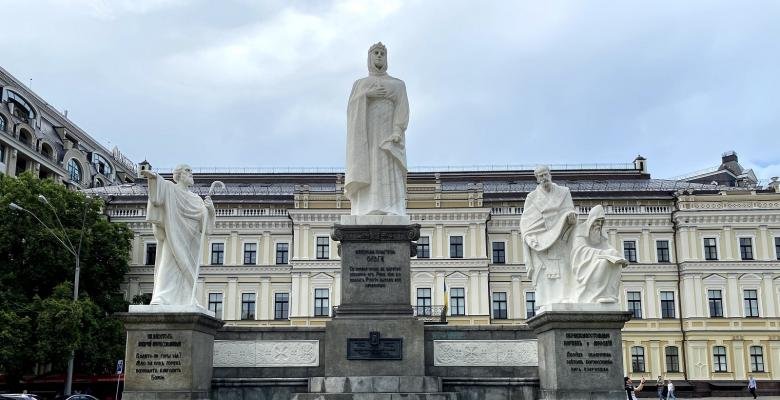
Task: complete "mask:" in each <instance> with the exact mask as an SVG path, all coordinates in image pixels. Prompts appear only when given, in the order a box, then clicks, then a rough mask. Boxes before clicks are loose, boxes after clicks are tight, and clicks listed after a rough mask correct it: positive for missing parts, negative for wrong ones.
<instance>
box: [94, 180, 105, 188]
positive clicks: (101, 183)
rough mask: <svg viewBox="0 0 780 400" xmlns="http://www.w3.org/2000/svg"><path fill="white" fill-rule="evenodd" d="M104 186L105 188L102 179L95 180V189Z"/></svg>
mask: <svg viewBox="0 0 780 400" xmlns="http://www.w3.org/2000/svg"><path fill="white" fill-rule="evenodd" d="M103 186H105V185H104V184H103V180H101V179H100V178H97V179H95V187H103Z"/></svg>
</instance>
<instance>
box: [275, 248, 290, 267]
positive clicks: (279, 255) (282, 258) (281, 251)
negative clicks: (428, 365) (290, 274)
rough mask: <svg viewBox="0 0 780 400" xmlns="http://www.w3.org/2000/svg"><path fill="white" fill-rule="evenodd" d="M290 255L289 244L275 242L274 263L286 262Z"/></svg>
mask: <svg viewBox="0 0 780 400" xmlns="http://www.w3.org/2000/svg"><path fill="white" fill-rule="evenodd" d="M289 256H290V245H289V244H287V243H277V244H276V263H277V264H288V263H289Z"/></svg>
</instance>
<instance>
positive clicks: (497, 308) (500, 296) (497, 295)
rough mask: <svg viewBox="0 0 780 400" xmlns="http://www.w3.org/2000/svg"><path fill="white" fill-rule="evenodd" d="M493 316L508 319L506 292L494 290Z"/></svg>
mask: <svg viewBox="0 0 780 400" xmlns="http://www.w3.org/2000/svg"><path fill="white" fill-rule="evenodd" d="M493 318H494V319H506V318H507V316H506V292H493Z"/></svg>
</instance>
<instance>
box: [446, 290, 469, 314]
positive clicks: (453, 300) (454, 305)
mask: <svg viewBox="0 0 780 400" xmlns="http://www.w3.org/2000/svg"><path fill="white" fill-rule="evenodd" d="M456 290H459V291H460V292H459V295H458V296H456V295H455V291H456ZM449 294H450V310H449V312H450V315H451V316H465V315H466V288H465V287H453V288H450V293H449Z"/></svg>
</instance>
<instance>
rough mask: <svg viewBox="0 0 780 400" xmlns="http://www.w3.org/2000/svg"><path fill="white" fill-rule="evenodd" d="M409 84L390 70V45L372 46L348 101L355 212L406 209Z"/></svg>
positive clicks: (348, 184) (350, 192) (348, 180)
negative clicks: (365, 67) (365, 73)
mask: <svg viewBox="0 0 780 400" xmlns="http://www.w3.org/2000/svg"><path fill="white" fill-rule="evenodd" d="M408 123H409V101H408V100H407V98H406V85H404V82H403V81H402V80H400V79H396V78H393V77H392V76H390V75H388V74H387V49H386V48H385V46H384V45H383V44H382V43H381V42H380V43H376V44H374V45H373V46H371V48H370V49H369V50H368V76H367V77H365V78H361V79H358V80H357V81H356V82H355V84H354V85H353V86H352V93H351V94H350V95H349V104H348V106H347V166H346V167H347V168H346V169H347V173H346V177H345V182H344V183H345V185H344V192H345V195H346V197H347V198H348V199H349V201H350V202H351V203H352V215H406V143H405V142H406V140H405V132H406V126H407V124H408Z"/></svg>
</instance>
